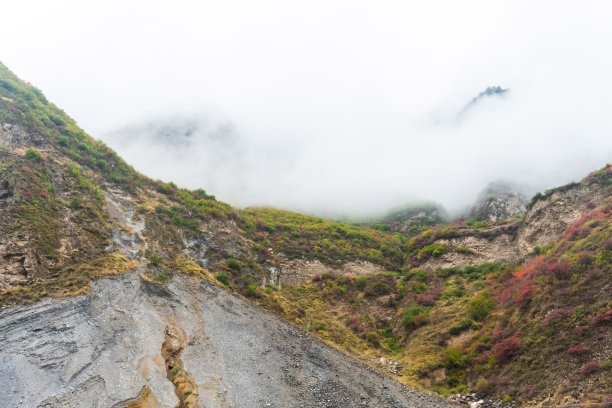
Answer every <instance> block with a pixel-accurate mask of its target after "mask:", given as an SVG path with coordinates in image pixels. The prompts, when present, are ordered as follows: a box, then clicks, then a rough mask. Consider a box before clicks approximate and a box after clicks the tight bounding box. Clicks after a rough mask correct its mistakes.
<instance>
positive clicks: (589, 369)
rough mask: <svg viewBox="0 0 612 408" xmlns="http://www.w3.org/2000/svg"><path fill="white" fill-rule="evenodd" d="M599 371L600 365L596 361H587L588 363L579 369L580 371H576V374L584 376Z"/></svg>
mask: <svg viewBox="0 0 612 408" xmlns="http://www.w3.org/2000/svg"><path fill="white" fill-rule="evenodd" d="M599 370H601V363H600V362H598V361H589V362H588V363H586V364H584V365H583V366H582V367H580V371H578V374H580V375H582V376H584V375H589V374H592V373H596V372H597V371H599Z"/></svg>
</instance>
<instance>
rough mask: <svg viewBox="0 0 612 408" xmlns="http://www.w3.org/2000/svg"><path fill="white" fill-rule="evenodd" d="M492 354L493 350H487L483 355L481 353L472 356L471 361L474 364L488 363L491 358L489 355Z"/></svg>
mask: <svg viewBox="0 0 612 408" xmlns="http://www.w3.org/2000/svg"><path fill="white" fill-rule="evenodd" d="M491 354H493V352H492V351H491V350H486V351H484V352H483V353H482V354H481V355H479V356H478V357H472V359H471V361H472V363H474V364H483V363H486V362H487V361H488V360H489V357H490V356H491Z"/></svg>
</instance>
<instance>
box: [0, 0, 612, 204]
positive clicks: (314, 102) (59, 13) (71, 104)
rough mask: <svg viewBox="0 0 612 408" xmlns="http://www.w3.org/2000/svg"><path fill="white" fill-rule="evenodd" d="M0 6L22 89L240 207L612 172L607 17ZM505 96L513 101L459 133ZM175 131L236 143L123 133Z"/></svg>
mask: <svg viewBox="0 0 612 408" xmlns="http://www.w3.org/2000/svg"><path fill="white" fill-rule="evenodd" d="M3 3H5V4H3V5H2V8H1V9H2V24H0V60H1V61H2V62H4V63H5V64H6V65H8V67H9V68H10V69H11V70H13V71H14V72H15V73H16V74H17V75H18V76H20V77H21V78H23V79H26V80H28V81H30V82H32V83H33V84H34V85H36V86H37V87H39V88H40V89H42V90H43V92H44V93H45V94H46V95H47V97H48V98H49V99H50V100H52V101H54V102H55V103H56V104H57V105H58V106H60V107H62V108H63V109H64V110H65V111H66V112H67V113H68V114H69V115H70V116H72V117H74V118H75V119H76V120H77V122H78V123H79V124H80V125H81V126H82V127H83V128H84V129H85V130H87V131H88V132H89V133H91V134H92V135H93V136H94V137H97V138H101V139H102V140H105V141H106V142H108V143H109V144H110V145H111V147H113V148H115V149H116V150H117V151H118V152H119V153H120V154H122V155H123V156H124V157H125V158H126V159H127V160H128V161H129V162H131V163H133V164H134V165H135V166H136V167H137V168H138V169H139V170H141V171H143V172H145V173H147V174H148V175H151V176H153V177H159V178H163V179H166V180H167V179H172V180H174V181H175V182H176V183H177V184H179V185H183V186H187V187H204V188H205V189H206V190H207V191H209V192H211V193H213V194H216V195H217V196H218V197H219V198H221V199H224V200H226V201H229V202H230V203H233V204H236V205H241V206H246V205H255V204H268V205H275V206H279V207H290V208H294V209H300V210H304V211H315V212H330V213H333V212H349V213H360V212H365V211H373V210H381V209H384V208H388V207H391V206H394V205H397V204H400V203H402V202H405V201H408V200H410V199H414V198H428V199H433V200H438V201H441V202H442V203H443V204H444V205H446V206H447V207H449V208H451V209H453V208H455V209H456V208H459V207H461V206H463V205H466V204H468V203H469V202H471V201H472V200H473V199H474V198H475V195H476V194H477V193H478V191H479V190H480V189H481V188H483V187H484V185H485V184H486V183H488V182H490V181H493V180H496V179H499V178H503V179H509V180H513V181H517V182H520V183H523V184H528V185H530V186H531V187H534V188H539V189H541V188H546V187H552V186H554V185H557V184H561V183H566V182H569V181H571V180H572V179H580V178H582V177H583V176H584V175H585V174H586V173H587V172H588V171H591V170H594V169H596V168H599V167H602V166H603V165H604V164H605V163H606V162H609V161H610V160H612V135H611V130H612V115H611V114H610V113H611V112H612V109H611V108H612V103H611V102H610V95H611V94H612V80H611V79H610V75H611V74H610V73H611V72H612V24H611V23H612V2H609V1H582V2H577V1H492V0H488V1H462V2H457V1H418V2H416V1H397V2H392V1H380V0H379V1H354V0H353V1H344V0H341V1H335V2H331V1H308V2H295V1H287V0H285V1H231V0H230V1H228V0H225V1H187V0H174V1H139V0H133V1H126V0H123V1H114V0H107V1H101V0H97V1H96V0H94V1H44V0H19V1H17V0H8V1H6V0H5V1H4V2H3ZM492 85H500V86H502V87H505V88H510V89H511V91H510V92H509V93H508V96H507V97H506V98H504V99H501V98H488V99H489V100H486V101H483V103H481V104H479V105H477V106H476V107H475V108H474V109H472V110H471V111H470V112H468V114H467V115H466V118H464V119H463V120H462V121H461V122H460V123H458V122H457V121H456V114H457V113H458V112H459V111H460V110H461V108H463V106H464V105H465V104H466V103H467V102H468V101H469V100H470V99H471V98H473V97H474V96H476V95H477V94H478V93H479V92H481V91H483V90H484V89H485V88H486V87H487V86H492ZM176 117H189V118H197V119H198V120H200V121H203V122H206V123H209V124H210V123H212V124H215V123H229V124H231V132H232V135H233V136H232V137H233V139H232V140H233V142H232V143H228V144H223V143H222V144H219V143H209V142H208V141H207V140H208V139H207V134H208V133H207V131H205V130H202V131H201V132H199V133H198V134H197V135H196V140H192V141H191V142H190V144H189V145H188V148H185V147H183V148H180V147H177V146H171V145H168V144H167V143H166V144H164V143H163V142H160V143H157V142H155V143H154V142H152V141H151V139H150V138H148V137H149V136H147V134H143V135H140V136H138V137H137V136H134V135H133V134H132V136H131V139H127V138H126V136H125V135H123V136H118V135H117V133H113V134H111V133H109V132H112V131H116V130H117V129H121V128H123V127H125V126H138V125H139V124H148V123H150V122H151V121H164V120H166V119H174V120H175V119H176ZM213 127H214V126H213ZM145 133H146V132H145ZM147 138H148V139H147ZM228 146H229V147H228ZM219 149H221V150H219ZM228 149H229V150H228ZM221 157H222V158H223V160H220V159H219V158H221Z"/></svg>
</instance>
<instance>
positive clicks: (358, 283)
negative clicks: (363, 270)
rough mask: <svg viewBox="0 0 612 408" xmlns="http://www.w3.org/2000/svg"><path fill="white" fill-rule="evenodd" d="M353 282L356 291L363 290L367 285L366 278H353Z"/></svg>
mask: <svg viewBox="0 0 612 408" xmlns="http://www.w3.org/2000/svg"><path fill="white" fill-rule="evenodd" d="M353 282H355V287H356V288H357V289H360V290H363V288H365V287H366V285H367V284H368V278H367V277H366V276H355V279H354V280H353Z"/></svg>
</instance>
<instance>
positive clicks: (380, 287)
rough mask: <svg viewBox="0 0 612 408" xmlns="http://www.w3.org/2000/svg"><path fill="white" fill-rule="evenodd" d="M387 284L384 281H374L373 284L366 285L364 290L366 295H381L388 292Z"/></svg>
mask: <svg viewBox="0 0 612 408" xmlns="http://www.w3.org/2000/svg"><path fill="white" fill-rule="evenodd" d="M390 291H391V290H390V289H389V285H387V284H386V283H384V282H376V283H375V284H373V285H371V286H368V288H367V289H366V290H365V295H366V296H381V295H386V294H388V293H389V292H390Z"/></svg>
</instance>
